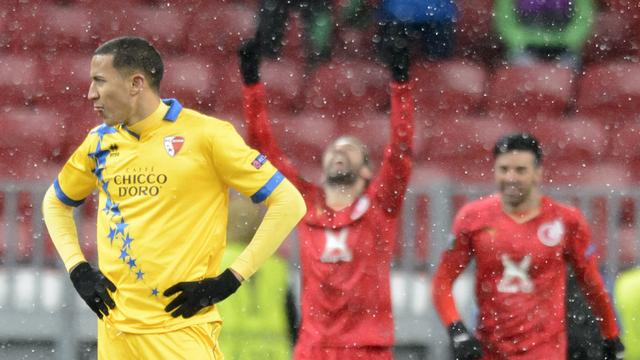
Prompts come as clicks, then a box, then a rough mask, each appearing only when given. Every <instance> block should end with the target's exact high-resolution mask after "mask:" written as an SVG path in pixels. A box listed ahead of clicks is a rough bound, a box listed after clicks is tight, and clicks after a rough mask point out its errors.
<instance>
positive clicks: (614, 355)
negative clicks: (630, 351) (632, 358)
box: [603, 336, 624, 360]
mask: <svg viewBox="0 0 640 360" xmlns="http://www.w3.org/2000/svg"><path fill="white" fill-rule="evenodd" d="M603 355H604V360H622V359H624V345H622V341H620V338H619V337H617V336H616V337H614V338H613V339H605V340H604V344H603Z"/></svg>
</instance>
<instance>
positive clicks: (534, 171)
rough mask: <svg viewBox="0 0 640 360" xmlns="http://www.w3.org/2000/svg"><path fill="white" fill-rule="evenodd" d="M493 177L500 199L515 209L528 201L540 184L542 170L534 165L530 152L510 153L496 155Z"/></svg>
mask: <svg viewBox="0 0 640 360" xmlns="http://www.w3.org/2000/svg"><path fill="white" fill-rule="evenodd" d="M494 175H495V180H496V184H497V185H498V189H499V190H500V193H501V194H502V199H503V200H504V201H505V202H506V203H508V204H510V205H511V206H514V207H515V206H518V205H520V204H522V203H523V202H525V201H526V200H527V199H529V197H530V196H531V193H532V192H533V190H534V189H535V188H536V187H537V186H538V185H539V184H540V180H541V178H542V168H541V167H540V166H537V165H536V163H535V156H534V155H533V153H532V152H530V151H511V152H508V153H505V154H501V155H498V157H497V158H496V161H495V165H494Z"/></svg>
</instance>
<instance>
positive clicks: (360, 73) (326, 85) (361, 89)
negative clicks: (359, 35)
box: [306, 59, 390, 117]
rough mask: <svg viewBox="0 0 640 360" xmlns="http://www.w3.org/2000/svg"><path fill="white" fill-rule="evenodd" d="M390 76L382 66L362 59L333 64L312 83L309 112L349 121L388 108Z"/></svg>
mask: <svg viewBox="0 0 640 360" xmlns="http://www.w3.org/2000/svg"><path fill="white" fill-rule="evenodd" d="M389 80H390V75H389V74H388V71H387V70H386V69H385V68H384V67H383V66H381V65H378V64H376V63H373V62H371V61H365V60H359V59H344V60H342V61H337V60H335V59H334V60H332V61H331V62H329V63H326V64H322V65H320V66H319V67H318V68H317V69H316V70H315V71H314V72H313V74H312V76H311V78H310V79H309V85H308V88H307V92H306V107H307V109H315V110H316V111H320V112H323V113H326V114H331V115H337V116H340V117H342V116H345V117H350V116H354V113H356V112H362V113H366V112H369V111H374V110H383V109H386V108H388V105H389V94H388V89H387V88H388V83H389Z"/></svg>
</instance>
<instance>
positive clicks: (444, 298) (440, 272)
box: [431, 208, 473, 326]
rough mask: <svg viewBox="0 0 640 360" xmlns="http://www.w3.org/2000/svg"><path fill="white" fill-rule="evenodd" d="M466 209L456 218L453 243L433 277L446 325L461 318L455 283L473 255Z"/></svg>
mask: <svg viewBox="0 0 640 360" xmlns="http://www.w3.org/2000/svg"><path fill="white" fill-rule="evenodd" d="M465 212H466V211H465V209H464V208H463V209H462V210H461V211H460V212H458V214H457V215H456V218H455V220H454V224H453V233H452V235H451V242H452V243H451V245H450V246H449V248H448V249H447V250H445V252H444V253H443V254H442V257H441V259H440V264H439V265H438V268H437V269H436V274H435V276H434V277H433V285H432V289H431V293H432V296H433V303H434V305H435V307H436V311H437V312H438V315H440V320H442V323H443V324H444V325H445V326H448V325H450V324H451V323H453V322H454V321H458V320H460V314H459V313H458V309H456V304H455V301H454V299H453V283H454V281H455V280H456V279H457V278H458V276H459V275H460V274H461V273H462V272H463V271H464V269H465V268H466V267H467V265H468V264H469V262H470V261H471V257H472V255H473V251H472V247H471V237H470V235H469V232H468V231H467V230H465V223H466V221H465V215H464V214H465Z"/></svg>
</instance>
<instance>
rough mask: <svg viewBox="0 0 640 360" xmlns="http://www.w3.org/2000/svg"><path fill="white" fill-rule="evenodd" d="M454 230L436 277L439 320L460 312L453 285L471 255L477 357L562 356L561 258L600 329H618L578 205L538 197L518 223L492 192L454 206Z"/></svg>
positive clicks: (446, 321)
mask: <svg viewBox="0 0 640 360" xmlns="http://www.w3.org/2000/svg"><path fill="white" fill-rule="evenodd" d="M453 237H454V239H455V240H454V243H453V244H452V246H451V247H450V248H449V249H448V250H447V251H445V252H444V254H443V256H442V260H441V263H440V265H439V267H438V270H437V272H436V275H435V277H434V283H433V289H434V291H433V296H434V303H435V305H436V309H437V311H438V313H439V314H440V317H441V319H442V321H443V323H444V324H447V325H448V324H451V323H452V322H454V321H457V320H459V319H460V316H459V315H458V312H457V310H456V308H455V305H454V302H453V298H452V295H451V288H452V285H453V281H454V280H455V278H456V277H457V276H458V275H459V274H460V273H461V272H462V271H463V270H464V268H465V267H466V266H467V264H468V263H469V262H470V260H471V258H472V257H473V258H475V260H476V289H475V292H476V298H477V301H478V306H479V308H480V313H479V324H478V328H477V336H478V339H479V340H480V342H482V344H483V346H484V353H485V357H484V358H483V359H507V358H508V359H531V360H533V359H536V360H538V359H545V360H554V359H563V360H564V359H565V358H566V353H567V349H566V329H565V316H566V312H565V289H566V275H567V274H566V266H565V265H566V263H567V262H568V263H570V264H571V265H572V266H573V268H574V269H575V272H576V275H577V279H578V281H579V282H580V284H581V286H582V288H583V291H584V293H585V296H586V297H587V299H588V300H589V302H590V304H591V306H592V308H593V311H594V314H595V315H596V316H597V317H599V318H601V319H602V321H601V323H600V326H601V329H602V334H603V336H605V337H606V338H611V337H614V336H616V335H617V334H618V328H617V325H616V322H615V316H614V313H613V308H612V305H611V302H610V299H609V296H608V294H607V292H606V290H605V287H604V283H603V281H602V277H601V276H600V274H599V272H598V268H597V260H596V256H595V245H594V244H592V243H591V235H590V232H589V227H588V226H587V223H586V221H585V219H584V218H583V216H582V214H581V213H580V211H579V210H577V209H575V208H572V207H569V206H566V205H563V204H560V203H558V202H556V201H554V200H552V199H551V198H549V197H542V202H541V212H540V214H539V215H538V216H536V217H535V218H533V219H531V220H529V221H526V222H524V223H521V224H520V223H517V222H515V221H514V220H513V219H512V218H511V217H509V216H508V215H507V214H506V213H505V212H504V211H503V210H502V205H501V202H500V196H499V195H493V196H490V197H488V198H485V199H482V200H478V201H475V202H472V203H470V204H467V205H465V206H464V207H463V208H462V209H461V210H460V211H459V212H458V214H457V215H456V218H455V221H454V224H453Z"/></svg>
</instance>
